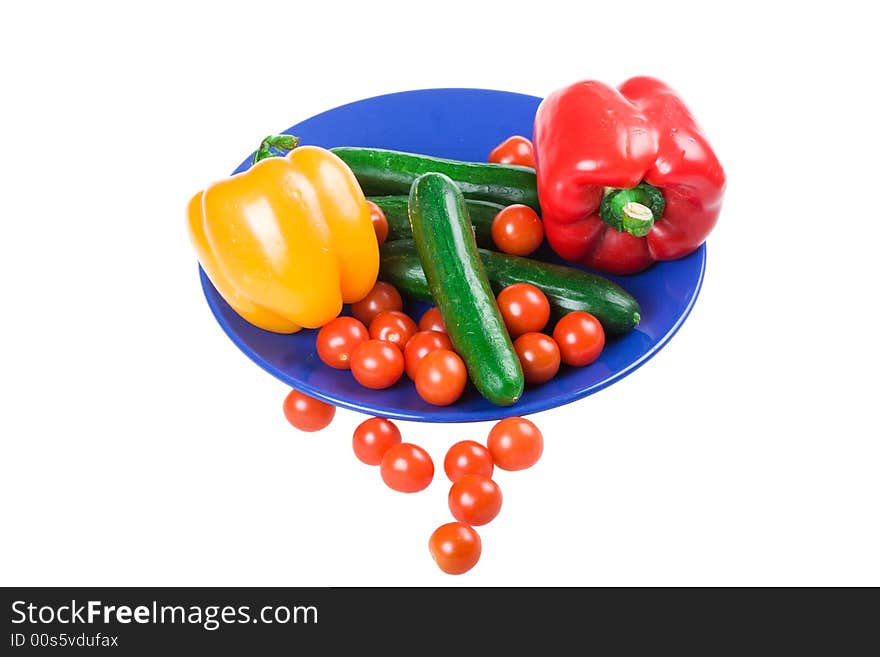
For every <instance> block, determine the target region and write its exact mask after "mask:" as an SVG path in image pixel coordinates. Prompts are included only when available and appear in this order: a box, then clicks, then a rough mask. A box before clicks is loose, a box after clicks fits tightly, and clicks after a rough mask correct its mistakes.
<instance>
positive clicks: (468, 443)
mask: <svg viewBox="0 0 880 657" xmlns="http://www.w3.org/2000/svg"><path fill="white" fill-rule="evenodd" d="M443 470H444V471H445V472H446V476H447V477H449V481H458V480H459V479H461V478H462V477H463V476H464V475H483V476H484V477H491V476H492V472H493V471H494V470H495V463H494V462H493V461H492V454H491V453H490V452H489V450H488V449H486V447H484V446H483V445H481V444H480V443H478V442H476V441H473V440H462V441H459V442H457V443H455V444H454V445H453V446H452V447H450V448H449V451H447V452H446V458H445V459H443Z"/></svg>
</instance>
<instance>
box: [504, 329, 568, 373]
mask: <svg viewBox="0 0 880 657" xmlns="http://www.w3.org/2000/svg"><path fill="white" fill-rule="evenodd" d="M513 348H514V350H515V351H516V355H517V356H519V362H520V364H521V365H522V369H523V376H524V377H525V380H526V383H546V382H547V381H549V380H550V379H552V378H553V377H554V376H556V373H557V372H558V371H559V364H560V356H559V347H558V346H557V344H556V341H555V340H554V339H553V338H551V337H550V336H549V335H544V334H543V333H524V334H523V335H521V336H519V337H518V338H517V339H516V340H515V341H514V343H513Z"/></svg>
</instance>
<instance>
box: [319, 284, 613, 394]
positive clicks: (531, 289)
mask: <svg viewBox="0 0 880 657" xmlns="http://www.w3.org/2000/svg"><path fill="white" fill-rule="evenodd" d="M497 302H498V308H499V310H500V311H501V316H502V318H503V319H504V323H505V325H506V327H507V330H508V332H509V333H510V337H511V339H512V340H513V346H514V349H515V350H516V353H517V356H519V359H520V363H521V364H522V368H523V374H524V376H525V380H526V382H527V383H530V384H540V383H545V382H546V381H549V380H550V379H552V378H553V377H554V376H556V374H557V372H558V371H559V368H560V366H561V364H562V363H565V364H566V365H572V366H583V365H588V364H590V363H592V362H593V361H595V360H596V358H598V357H599V354H600V353H601V352H602V349H603V347H604V345H605V333H604V331H603V329H602V325H601V324H600V323H599V321H598V320H597V319H596V318H595V317H594V316H593V315H591V314H589V313H586V312H572V313H569V314H567V315H565V316H564V317H562V318H561V319H560V320H559V321H558V322H557V323H556V326H555V327H554V328H553V331H552V335H547V334H546V333H542V332H541V331H543V330H544V329H545V327H546V326H547V324H548V322H549V320H550V303H549V302H548V301H547V297H546V296H545V295H544V293H543V292H542V291H541V290H540V289H539V288H537V287H535V286H534V285H531V284H529V283H516V284H514V285H510V286H508V287H506V288H504V289H503V290H502V291H501V292H500V293H499V294H498V297H497ZM351 313H352V316H351V317H347V316H345V317H337V318H336V319H334V320H333V321H331V322H330V323H329V324H326V325H325V326H324V327H322V328H321V330H320V331H318V335H317V338H316V347H317V352H318V357H319V358H320V359H321V360H322V361H323V362H324V363H326V364H327V365H329V366H330V367H334V368H336V369H349V370H351V373H352V375H353V376H354V378H355V380H356V381H357V382H358V383H360V384H361V385H363V386H365V387H367V388H373V389H383V388H388V387H390V386H392V385H394V384H395V383H397V381H398V380H400V378H401V377H402V376H403V375H404V373H405V374H406V375H407V376H408V377H409V378H410V379H411V380H412V381H413V382H414V383H415V386H416V390H417V392H418V394H419V396H420V397H421V398H422V399H424V400H425V401H426V402H428V403H429V404H434V405H437V406H446V405H448V404H452V403H454V402H455V401H456V400H458V398H459V397H461V395H462V393H463V392H464V389H465V385H466V384H467V369H466V368H465V364H464V362H463V361H462V359H461V358H460V357H459V356H458V354H456V353H455V350H454V347H453V345H452V343H451V342H450V340H449V337H448V336H447V335H446V328H445V327H444V325H443V319H442V317H440V313H439V311H438V310H437V308H436V307H432V308H430V309H429V310H428V311H427V312H426V313H424V314H423V315H422V316H421V317H420V318H419V321H418V323H416V321H415V320H414V319H412V318H411V317H409V316H408V315H406V314H405V313H404V312H403V299H402V298H401V296H400V293H399V292H398V291H397V290H396V289H395V288H394V286H393V285H391V284H389V283H386V282H384V281H379V282H377V283H376V285H375V287H373V289H372V291H371V292H370V293H369V294H368V295H367V296H366V297H365V298H364V299H363V300H361V301H359V302H357V303H355V304H352V306H351Z"/></svg>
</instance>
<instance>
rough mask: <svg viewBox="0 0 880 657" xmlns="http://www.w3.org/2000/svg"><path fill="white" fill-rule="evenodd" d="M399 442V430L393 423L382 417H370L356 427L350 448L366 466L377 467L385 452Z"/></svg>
mask: <svg viewBox="0 0 880 657" xmlns="http://www.w3.org/2000/svg"><path fill="white" fill-rule="evenodd" d="M400 441H401V437H400V429H398V428H397V425H396V424H394V422H392V421H391V420H386V419H385V418H384V417H371V418H370V419H369V420H364V421H363V422H361V423H360V424H359V425H357V428H355V430H354V435H353V436H352V438H351V446H352V449H353V450H354V455H355V456H357V457H358V458H359V459H360V460H361V461H363V462H364V463H366V464H367V465H379V464H380V463H382V457H383V456H385V452H387V451H388V450H389V449H391V448H392V447H393V446H394V445H397V444H399V443H400Z"/></svg>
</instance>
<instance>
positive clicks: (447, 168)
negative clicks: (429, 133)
mask: <svg viewBox="0 0 880 657" xmlns="http://www.w3.org/2000/svg"><path fill="white" fill-rule="evenodd" d="M330 150H332V151H333V152H334V153H336V155H338V156H339V157H340V158H342V160H343V161H344V162H345V163H346V164H347V165H348V166H349V168H350V169H351V170H352V171H353V172H354V175H355V177H356V178H357V179H358V182H359V183H360V185H361V189H363V191H364V194H366V195H367V196H379V195H388V194H409V191H410V187H411V186H412V183H413V181H414V180H415V179H416V178H418V177H419V176H420V175H422V174H423V173H428V172H437V173H443V174H446V175H447V176H449V177H450V178H452V180H454V181H455V184H456V185H458V187H459V189H461V191H462V193H463V194H464V195H465V197H466V198H472V199H477V200H480V201H489V202H491V203H499V204H501V205H513V204H514V203H522V204H523V205H528V206H529V207H531V208H532V209H533V210H534V211H535V212H537V213H539V214H540V212H541V206H540V205H539V204H538V188H537V183H536V181H535V170H534V169H530V168H529V167H521V166H516V165H513V164H494V163H491V162H462V161H460V160H447V159H443V158H439V157H431V156H429V155H417V154H415V153H404V152H401V151H389V150H385V149H381V148H358V147H351V146H339V147H337V148H332V149H330Z"/></svg>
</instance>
